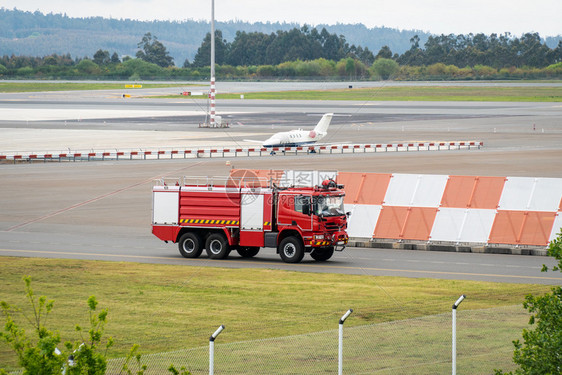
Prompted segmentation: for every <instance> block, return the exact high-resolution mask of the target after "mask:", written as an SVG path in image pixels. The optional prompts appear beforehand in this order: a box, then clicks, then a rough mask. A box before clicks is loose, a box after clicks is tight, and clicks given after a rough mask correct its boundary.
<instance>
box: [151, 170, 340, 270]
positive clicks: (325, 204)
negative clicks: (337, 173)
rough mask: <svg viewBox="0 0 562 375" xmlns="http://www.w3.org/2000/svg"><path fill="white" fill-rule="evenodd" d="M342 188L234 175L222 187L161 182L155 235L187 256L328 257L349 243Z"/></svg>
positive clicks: (297, 259) (156, 189)
mask: <svg viewBox="0 0 562 375" xmlns="http://www.w3.org/2000/svg"><path fill="white" fill-rule="evenodd" d="M191 180H192V181H193V179H191ZM342 188H343V186H342V185H337V184H336V183H335V181H333V180H326V181H324V182H323V183H322V184H321V185H320V186H315V187H277V186H276V185H275V184H273V183H271V182H266V181H263V180H262V181H252V180H247V179H240V180H233V179H232V178H230V179H228V180H226V181H225V182H224V183H222V184H218V185H217V184H215V183H214V182H213V181H211V180H208V179H206V181H205V182H202V183H200V182H195V183H188V182H187V181H183V182H182V183H179V182H175V183H172V184H170V185H167V184H166V183H165V182H164V181H162V182H161V183H159V184H157V185H156V186H154V188H153V193H152V194H153V210H152V233H153V234H154V235H155V236H156V237H158V238H160V239H161V240H163V241H166V242H168V241H171V242H173V243H177V244H178V247H179V251H180V253H181V255H182V256H184V257H186V258H197V257H199V255H201V252H202V251H203V249H205V250H206V252H207V255H208V256H209V258H212V259H223V258H226V257H227V256H228V255H229V253H230V252H231V251H232V250H236V251H237V252H238V254H240V255H241V256H242V257H253V256H255V255H256V254H258V252H259V250H260V249H261V248H262V247H271V248H276V249H277V253H278V254H279V255H280V256H281V259H283V261H285V262H287V263H298V262H300V261H301V260H302V258H303V256H304V254H305V253H310V255H311V256H312V258H313V259H315V260H317V261H325V260H328V259H330V258H331V257H332V255H333V254H334V250H336V251H341V250H343V249H344V248H345V245H346V244H347V241H348V236H347V233H346V229H347V215H346V213H345V212H344V205H343V198H344V195H345V194H344V192H343V190H342Z"/></svg>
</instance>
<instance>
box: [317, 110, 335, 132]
mask: <svg viewBox="0 0 562 375" xmlns="http://www.w3.org/2000/svg"><path fill="white" fill-rule="evenodd" d="M333 115H334V114H333V113H326V114H325V115H324V116H322V118H321V119H320V121H318V124H316V127H315V128H314V131H315V132H316V133H321V134H326V133H327V132H328V126H330V122H331V121H332V116H333Z"/></svg>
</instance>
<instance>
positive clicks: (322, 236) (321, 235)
mask: <svg viewBox="0 0 562 375" xmlns="http://www.w3.org/2000/svg"><path fill="white" fill-rule="evenodd" d="M314 239H315V240H323V239H324V235H323V234H315V235H314Z"/></svg>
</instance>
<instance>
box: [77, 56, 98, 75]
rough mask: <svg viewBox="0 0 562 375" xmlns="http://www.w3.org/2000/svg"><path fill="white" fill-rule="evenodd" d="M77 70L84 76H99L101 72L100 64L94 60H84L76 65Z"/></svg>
mask: <svg viewBox="0 0 562 375" xmlns="http://www.w3.org/2000/svg"><path fill="white" fill-rule="evenodd" d="M76 69H77V70H78V71H79V72H80V73H82V74H89V75H92V74H97V73H99V72H100V67H99V66H98V64H96V63H95V62H93V61H92V60H88V59H84V60H82V61H80V62H79V63H78V64H77V65H76Z"/></svg>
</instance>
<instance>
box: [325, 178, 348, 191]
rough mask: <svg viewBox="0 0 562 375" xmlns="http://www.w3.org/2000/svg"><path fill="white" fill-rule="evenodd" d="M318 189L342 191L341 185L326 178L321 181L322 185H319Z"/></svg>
mask: <svg viewBox="0 0 562 375" xmlns="http://www.w3.org/2000/svg"><path fill="white" fill-rule="evenodd" d="M319 187H320V188H322V189H324V190H336V189H343V185H338V184H337V183H336V181H334V180H333V179H332V178H328V179H326V180H324V181H322V185H320V186H319Z"/></svg>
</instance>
